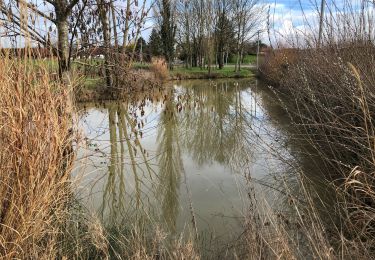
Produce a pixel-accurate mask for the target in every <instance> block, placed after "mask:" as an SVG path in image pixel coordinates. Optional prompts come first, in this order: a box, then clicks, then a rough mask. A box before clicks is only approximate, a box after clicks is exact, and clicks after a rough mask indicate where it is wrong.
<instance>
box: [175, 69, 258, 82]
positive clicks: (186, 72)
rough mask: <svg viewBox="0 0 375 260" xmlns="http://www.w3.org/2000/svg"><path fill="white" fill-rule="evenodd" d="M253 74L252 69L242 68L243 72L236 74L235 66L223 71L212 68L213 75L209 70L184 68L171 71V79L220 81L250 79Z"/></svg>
mask: <svg viewBox="0 0 375 260" xmlns="http://www.w3.org/2000/svg"><path fill="white" fill-rule="evenodd" d="M252 76H253V73H252V71H251V69H250V68H247V67H246V68H242V69H241V71H239V72H235V71H234V66H226V67H224V68H223V69H215V68H212V71H211V74H209V73H208V70H207V69H201V68H190V69H187V68H184V67H175V68H174V69H173V70H172V71H170V78H171V79H172V80H181V79H210V78H212V79H215V78H216V79H220V78H250V77H252Z"/></svg>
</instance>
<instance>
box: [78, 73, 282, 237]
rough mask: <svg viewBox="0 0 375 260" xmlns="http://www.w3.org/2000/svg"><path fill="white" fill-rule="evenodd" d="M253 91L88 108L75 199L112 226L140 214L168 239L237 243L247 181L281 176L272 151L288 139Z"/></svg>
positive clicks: (213, 86) (169, 94)
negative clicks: (187, 234)
mask: <svg viewBox="0 0 375 260" xmlns="http://www.w3.org/2000/svg"><path fill="white" fill-rule="evenodd" d="M254 87H255V82H253V81H249V80H243V81H237V80H225V81H191V82H183V83H179V84H175V85H174V86H167V87H165V88H163V89H156V90H154V91H153V93H140V94H139V95H134V96H133V97H132V98H130V99H129V100H128V101H127V102H108V103H103V104H84V105H83V106H84V107H83V109H82V115H81V126H82V129H83V131H84V132H85V136H86V137H87V139H86V144H85V145H83V146H82V148H81V149H80V154H79V157H80V159H79V160H78V162H77V164H78V166H77V172H79V173H82V172H85V173H87V174H85V177H84V178H83V180H82V184H81V188H80V189H79V193H78V195H79V196H80V197H81V198H82V199H83V200H84V201H86V205H88V206H89V207H91V208H93V210H94V211H97V212H98V213H99V214H100V216H101V218H102V220H103V221H104V223H105V224H106V225H107V226H110V227H111V226H118V225H120V224H121V223H124V221H125V219H128V218H129V215H133V216H140V215H142V216H146V218H148V220H149V221H151V222H152V223H154V224H155V225H160V226H162V228H163V230H164V231H165V232H167V233H168V234H169V235H172V236H173V235H178V234H179V233H180V232H181V231H183V230H189V231H192V232H193V233H194V236H195V237H196V238H198V237H201V238H202V235H203V237H204V235H206V236H207V235H208V236H210V237H216V238H217V237H223V241H227V240H230V239H231V238H236V237H237V236H238V234H239V233H240V232H241V229H242V226H241V225H242V220H241V218H242V217H243V214H244V211H245V210H246V203H244V200H246V197H247V187H246V179H248V178H249V176H251V178H258V179H262V178H268V176H269V173H270V172H272V171H273V170H280V169H281V168H283V167H284V165H283V164H282V163H281V162H280V161H279V160H278V159H277V158H275V157H274V156H273V154H272V153H271V152H270V151H272V149H273V148H272V146H273V145H274V144H275V143H276V141H275V138H276V139H277V144H281V143H283V138H284V136H283V135H282V134H281V133H280V132H279V129H278V127H277V125H276V124H275V123H274V122H272V120H270V117H269V115H268V114H267V112H266V111H265V108H264V105H263V104H262V99H261V96H260V95H259V93H257V90H256V88H255V89H254ZM271 137H272V138H271ZM277 149H278V152H279V153H282V154H283V155H286V156H288V153H289V152H288V150H287V149H286V148H285V147H282V146H278V148H277ZM280 149H282V151H281V150H280ZM270 168H271V169H270ZM272 168H273V170H272ZM135 219H137V220H139V219H141V218H140V217H137V218H135ZM198 233H199V234H198ZM202 239H203V238H202Z"/></svg>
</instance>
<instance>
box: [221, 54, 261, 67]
mask: <svg viewBox="0 0 375 260" xmlns="http://www.w3.org/2000/svg"><path fill="white" fill-rule="evenodd" d="M236 61H237V55H233V56H232V58H231V59H229V61H228V63H229V64H236ZM256 62H257V56H256V55H246V56H245V57H244V58H243V63H242V64H243V65H248V64H255V63H256Z"/></svg>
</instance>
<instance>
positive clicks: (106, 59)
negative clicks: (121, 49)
mask: <svg viewBox="0 0 375 260" xmlns="http://www.w3.org/2000/svg"><path fill="white" fill-rule="evenodd" d="M105 5H106V3H105V1H99V8H100V10H99V14H100V22H101V24H102V30H103V40H104V44H103V45H104V69H105V80H106V85H107V88H109V87H110V86H111V72H110V70H109V59H110V51H109V48H110V46H111V43H110V35H109V25H108V17H107V10H106V6H105Z"/></svg>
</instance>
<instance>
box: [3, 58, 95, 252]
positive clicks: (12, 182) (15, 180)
mask: <svg viewBox="0 0 375 260" xmlns="http://www.w3.org/2000/svg"><path fill="white" fill-rule="evenodd" d="M0 72H1V73H0V110H1V115H0V126H1V127H0V143H1V146H2V149H1V151H0V165H1V166H0V172H1V174H0V178H1V185H0V223H1V227H0V256H1V257H4V258H7V259H15V258H18V259H26V258H33V259H53V258H56V257H58V256H64V255H65V256H68V255H66V254H65V253H64V247H63V246H62V245H63V244H62V243H61V241H62V240H63V237H65V239H67V238H68V237H69V236H68V235H67V234H68V231H67V229H68V227H69V226H74V225H71V224H70V221H71V220H72V219H71V217H72V215H71V212H70V210H69V208H70V206H69V205H70V204H71V202H72V190H71V187H70V172H71V169H72V163H73V160H74V153H73V150H72V144H73V143H72V142H73V140H74V138H75V134H74V131H73V125H72V117H71V116H72V104H71V98H70V93H71V91H70V88H69V87H68V88H67V86H66V85H65V84H64V85H63V84H61V83H59V82H58V81H52V80H51V78H50V76H49V73H48V72H47V70H46V69H44V68H34V69H30V66H28V67H26V66H25V64H24V63H22V61H14V60H9V59H0ZM52 108H53V109H52ZM77 224H78V223H77ZM86 226H87V225H86ZM86 237H88V236H86ZM71 241H73V240H71Z"/></svg>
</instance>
